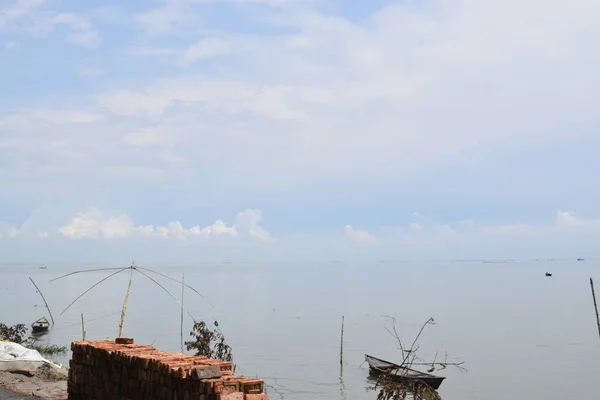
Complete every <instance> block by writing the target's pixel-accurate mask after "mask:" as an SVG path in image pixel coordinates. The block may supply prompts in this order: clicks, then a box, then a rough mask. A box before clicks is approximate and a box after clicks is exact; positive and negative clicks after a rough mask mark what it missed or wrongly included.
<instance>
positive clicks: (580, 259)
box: [577, 258, 585, 261]
mask: <svg viewBox="0 0 600 400" xmlns="http://www.w3.org/2000/svg"><path fill="white" fill-rule="evenodd" d="M577 261H585V258H578V259H577Z"/></svg>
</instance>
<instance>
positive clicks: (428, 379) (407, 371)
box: [366, 355, 446, 390]
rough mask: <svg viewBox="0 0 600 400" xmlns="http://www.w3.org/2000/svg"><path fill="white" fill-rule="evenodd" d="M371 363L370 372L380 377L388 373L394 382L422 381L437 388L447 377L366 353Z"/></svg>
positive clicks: (368, 361)
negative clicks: (403, 365)
mask: <svg viewBox="0 0 600 400" xmlns="http://www.w3.org/2000/svg"><path fill="white" fill-rule="evenodd" d="M366 360H367V363H368V364H369V374H370V375H371V376H374V377H378V376H380V375H381V374H384V373H386V374H387V375H388V377H389V378H390V379H391V380H392V381H394V382H410V381H412V382H421V383H423V384H425V385H427V386H429V387H430V388H432V389H434V390H437V389H439V387H440V386H441V385H442V382H443V381H444V379H446V377H444V376H436V375H432V374H428V373H425V372H421V371H417V370H414V369H411V368H407V367H402V366H400V365H398V364H394V363H391V362H389V361H385V360H382V359H379V358H375V357H372V356H369V355H366Z"/></svg>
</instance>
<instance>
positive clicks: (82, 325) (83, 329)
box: [81, 313, 85, 340]
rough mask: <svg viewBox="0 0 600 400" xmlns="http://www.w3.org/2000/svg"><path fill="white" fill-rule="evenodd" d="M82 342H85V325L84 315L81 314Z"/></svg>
mask: <svg viewBox="0 0 600 400" xmlns="http://www.w3.org/2000/svg"><path fill="white" fill-rule="evenodd" d="M81 337H82V339H81V340H85V323H84V322H83V313H82V314H81Z"/></svg>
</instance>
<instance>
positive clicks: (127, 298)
mask: <svg viewBox="0 0 600 400" xmlns="http://www.w3.org/2000/svg"><path fill="white" fill-rule="evenodd" d="M129 268H130V269H131V272H130V273H129V285H127V293H125V299H124V300H123V309H122V310H121V323H120V324H119V337H122V336H121V335H122V333H123V324H124V323H125V314H126V313H127V301H128V300H129V292H130V291H131V281H132V280H133V270H134V269H135V267H134V266H133V265H132V266H131V267H129Z"/></svg>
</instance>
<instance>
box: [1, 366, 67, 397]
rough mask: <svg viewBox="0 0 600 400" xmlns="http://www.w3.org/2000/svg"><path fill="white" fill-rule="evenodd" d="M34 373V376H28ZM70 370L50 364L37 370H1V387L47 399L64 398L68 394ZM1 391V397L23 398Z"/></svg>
mask: <svg viewBox="0 0 600 400" xmlns="http://www.w3.org/2000/svg"><path fill="white" fill-rule="evenodd" d="M28 375H33V376H28ZM67 378H68V372H67V370H65V369H60V370H58V369H56V368H53V367H50V366H41V367H39V368H38V369H37V370H35V371H13V372H7V371H1V372H0V388H5V389H8V390H11V391H13V392H15V393H20V394H24V395H27V396H33V397H37V398H41V399H47V400H63V399H66V398H67V397H68V396H67ZM22 398H24V397H19V396H16V397H15V396H14V395H12V397H11V394H9V393H6V392H4V391H0V399H22Z"/></svg>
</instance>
